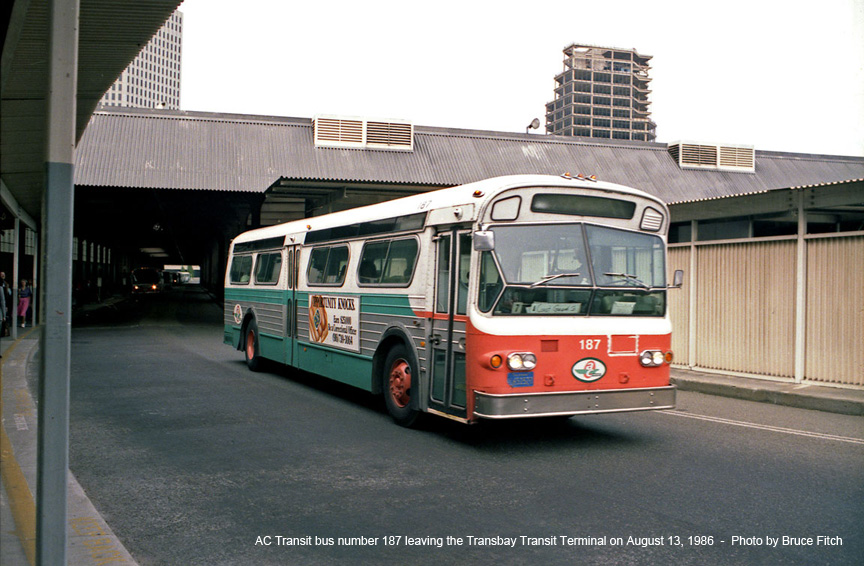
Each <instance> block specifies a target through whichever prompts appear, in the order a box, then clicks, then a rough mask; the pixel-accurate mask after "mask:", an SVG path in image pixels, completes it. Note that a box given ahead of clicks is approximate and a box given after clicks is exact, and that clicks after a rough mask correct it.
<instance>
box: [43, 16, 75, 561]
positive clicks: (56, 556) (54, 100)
mask: <svg viewBox="0 0 864 566" xmlns="http://www.w3.org/2000/svg"><path fill="white" fill-rule="evenodd" d="M78 14H79V0H51V2H50V22H51V23H50V28H49V69H50V70H49V75H50V76H49V77H48V78H49V82H48V98H47V115H48V116H47V117H48V124H47V154H46V163H45V193H44V198H43V199H42V227H43V232H44V238H43V240H42V242H43V244H44V247H43V253H44V254H45V255H44V257H45V261H44V262H43V266H44V269H45V271H44V274H45V276H44V278H43V285H44V287H43V291H44V295H43V296H44V298H45V303H44V313H45V314H44V321H45V325H44V327H43V335H42V347H41V352H42V356H41V362H42V363H41V367H40V375H39V378H40V379H39V381H40V388H39V421H38V439H39V444H38V460H37V473H36V475H37V491H36V563H37V564H39V565H43V566H47V565H56V564H66V562H67V560H66V494H67V475H68V469H69V369H70V337H71V329H72V313H71V310H72V298H71V289H72V215H73V203H74V179H73V171H74V163H75V161H74V157H75V115H76V90H77V72H78Z"/></svg>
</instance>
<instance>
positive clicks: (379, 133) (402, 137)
mask: <svg viewBox="0 0 864 566" xmlns="http://www.w3.org/2000/svg"><path fill="white" fill-rule="evenodd" d="M411 130H412V128H411V124H395V123H390V122H367V123H366V143H367V144H369V145H372V144H374V145H385V146H403V147H404V146H408V147H410V146H411V138H412V135H411V134H412V131H411Z"/></svg>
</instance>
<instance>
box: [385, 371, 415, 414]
mask: <svg viewBox="0 0 864 566" xmlns="http://www.w3.org/2000/svg"><path fill="white" fill-rule="evenodd" d="M389 382H390V398H391V399H393V402H394V403H396V405H397V406H398V407H407V406H408V403H410V402H411V397H410V395H409V391H411V366H409V365H408V362H406V361H405V360H396V362H394V363H393V366H392V367H391V368H390V379H389Z"/></svg>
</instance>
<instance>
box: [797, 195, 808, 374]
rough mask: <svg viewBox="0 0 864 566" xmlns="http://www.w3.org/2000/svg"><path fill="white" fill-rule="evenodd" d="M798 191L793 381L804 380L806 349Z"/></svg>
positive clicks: (803, 214) (803, 228)
mask: <svg viewBox="0 0 864 566" xmlns="http://www.w3.org/2000/svg"><path fill="white" fill-rule="evenodd" d="M805 190H806V189H800V190H799V191H798V198H797V199H796V200H797V203H798V240H797V249H796V251H797V259H796V262H795V271H796V272H795V383H801V382H802V381H804V363H805V355H806V351H807V240H806V239H805V236H806V235H807V211H806V210H805V209H804V193H805Z"/></svg>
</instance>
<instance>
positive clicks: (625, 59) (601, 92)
mask: <svg viewBox="0 0 864 566" xmlns="http://www.w3.org/2000/svg"><path fill="white" fill-rule="evenodd" d="M650 60H651V56H650V55H640V54H639V53H637V52H636V50H635V49H617V48H614V47H597V46H593V45H579V44H575V43H574V44H572V45H570V46H568V47H566V48H565V49H564V70H563V71H562V72H561V73H560V74H558V75H557V76H556V77H555V100H553V101H552V102H549V103H548V104H546V132H547V133H549V134H556V135H564V136H581V137H590V138H606V139H619V140H639V141H654V139H655V138H656V137H657V134H656V129H657V125H656V124H655V123H654V122H653V121H652V120H651V111H650V110H649V109H648V107H649V105H650V104H651V102H650V101H649V100H648V95H649V94H650V93H651V90H650V89H649V83H650V81H651V79H650V77H649V76H648V70H649V69H650V68H651V67H650V66H649V61H650Z"/></svg>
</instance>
